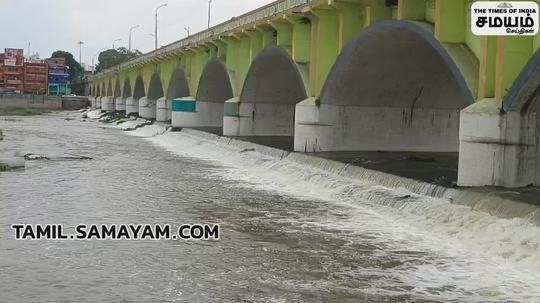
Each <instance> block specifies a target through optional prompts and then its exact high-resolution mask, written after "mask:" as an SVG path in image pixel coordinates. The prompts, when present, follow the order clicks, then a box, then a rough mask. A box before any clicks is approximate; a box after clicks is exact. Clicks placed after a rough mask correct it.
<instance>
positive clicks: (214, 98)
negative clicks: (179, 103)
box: [196, 59, 233, 103]
mask: <svg viewBox="0 0 540 303" xmlns="http://www.w3.org/2000/svg"><path fill="white" fill-rule="evenodd" d="M232 97H233V88H232V84H231V79H230V77H229V73H228V72H227V67H226V66H225V64H223V62H221V60H219V59H215V60H212V61H210V62H208V64H206V67H205V68H204V70H203V72H202V75H201V80H200V81H199V87H198V89H197V97H196V99H197V101H201V102H213V103H223V102H225V101H227V100H229V99H231V98H232Z"/></svg>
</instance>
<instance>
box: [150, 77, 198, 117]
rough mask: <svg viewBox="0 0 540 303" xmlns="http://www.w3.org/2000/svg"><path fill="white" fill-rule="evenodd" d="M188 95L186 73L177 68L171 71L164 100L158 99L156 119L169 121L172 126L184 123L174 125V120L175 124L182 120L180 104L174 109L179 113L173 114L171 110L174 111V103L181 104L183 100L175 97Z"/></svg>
mask: <svg viewBox="0 0 540 303" xmlns="http://www.w3.org/2000/svg"><path fill="white" fill-rule="evenodd" d="M189 95H190V92H189V85H188V81H187V78H186V73H185V71H184V70H183V69H181V68H177V69H175V70H174V71H173V73H172V75H171V78H170V79H169V84H168V87H167V94H166V96H165V101H158V105H157V114H156V120H158V121H171V122H172V124H173V127H183V126H184V125H181V124H179V125H175V120H176V123H177V124H178V123H179V121H182V120H184V119H183V118H184V117H181V115H182V112H181V111H182V109H183V107H182V106H178V107H177V108H176V110H178V111H179V112H180V113H178V114H173V112H174V111H175V104H180V105H181V104H182V102H183V101H181V100H175V99H179V98H183V97H187V96H189ZM173 116H174V118H173Z"/></svg>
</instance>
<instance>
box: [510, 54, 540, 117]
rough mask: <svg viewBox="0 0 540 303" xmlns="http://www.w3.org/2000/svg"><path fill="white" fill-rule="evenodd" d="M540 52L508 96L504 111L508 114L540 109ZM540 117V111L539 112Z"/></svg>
mask: <svg viewBox="0 0 540 303" xmlns="http://www.w3.org/2000/svg"><path fill="white" fill-rule="evenodd" d="M539 98H540V50H537V51H536V53H535V54H534V56H533V57H532V58H531V59H530V60H529V63H528V64H527V66H525V68H524V69H523V71H522V72H521V74H520V75H519V76H518V78H517V79H516V81H515V82H514V85H513V86H512V87H511V88H510V92H509V93H508V94H507V95H506V97H505V99H504V103H503V109H504V111H506V112H521V113H525V112H529V111H535V110H539V109H540V100H539ZM537 113H538V114H539V115H540V111H537Z"/></svg>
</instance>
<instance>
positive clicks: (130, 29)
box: [129, 25, 140, 52]
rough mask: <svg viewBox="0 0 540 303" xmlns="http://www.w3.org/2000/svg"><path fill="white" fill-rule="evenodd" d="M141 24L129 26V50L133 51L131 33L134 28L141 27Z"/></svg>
mask: <svg viewBox="0 0 540 303" xmlns="http://www.w3.org/2000/svg"><path fill="white" fill-rule="evenodd" d="M139 27H140V25H134V26H132V27H130V28H129V52H131V35H132V33H133V30H134V29H136V28H139Z"/></svg>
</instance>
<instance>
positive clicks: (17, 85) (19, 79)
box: [2, 48, 24, 93]
mask: <svg viewBox="0 0 540 303" xmlns="http://www.w3.org/2000/svg"><path fill="white" fill-rule="evenodd" d="M2 58H3V60H2V61H3V66H2V74H3V80H4V81H3V82H4V83H3V85H4V87H3V90H4V91H8V92H14V93H22V92H24V55H23V50H22V49H13V48H6V49H5V53H4V54H3V56H2Z"/></svg>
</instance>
